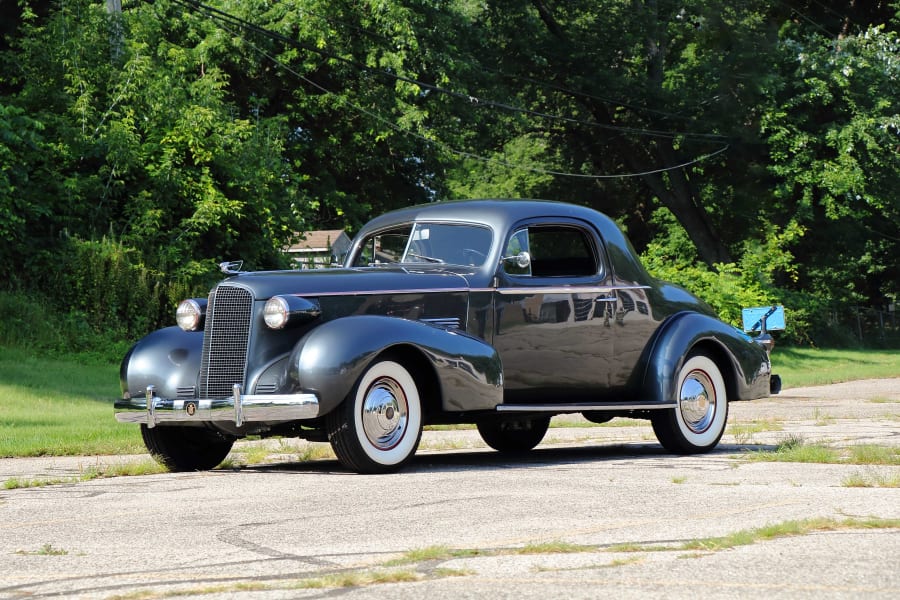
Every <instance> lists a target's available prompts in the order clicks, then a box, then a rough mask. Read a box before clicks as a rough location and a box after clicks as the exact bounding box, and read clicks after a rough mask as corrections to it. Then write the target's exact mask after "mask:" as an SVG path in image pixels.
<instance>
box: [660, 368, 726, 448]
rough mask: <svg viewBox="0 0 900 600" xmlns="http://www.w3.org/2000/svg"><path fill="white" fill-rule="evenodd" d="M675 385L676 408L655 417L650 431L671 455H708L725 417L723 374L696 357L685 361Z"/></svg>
mask: <svg viewBox="0 0 900 600" xmlns="http://www.w3.org/2000/svg"><path fill="white" fill-rule="evenodd" d="M676 383H677V387H676V394H677V395H678V396H677V398H676V401H677V402H678V405H677V406H676V407H675V408H674V409H672V410H666V411H659V412H658V413H657V414H656V415H654V417H653V419H652V423H653V432H654V433H655V434H656V437H657V439H658V440H659V443H660V444H662V445H663V447H664V448H666V450H669V451H670V452H674V453H676V454H699V453H702V452H709V451H710V450H712V449H713V448H715V447H716V444H718V443H719V440H720V439H721V437H722V434H723V433H724V432H725V421H726V420H727V418H728V398H727V396H726V392H725V380H724V379H723V378H722V373H721V372H720V371H719V367H718V366H716V363H715V362H713V360H712V359H710V358H709V357H707V356H704V355H702V354H697V355H694V356H691V357H689V358H688V359H687V360H686V361H685V363H684V365H683V366H682V367H681V370H680V371H679V372H678V379H677V382H676Z"/></svg>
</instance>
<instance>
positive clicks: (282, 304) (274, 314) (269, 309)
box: [263, 296, 291, 329]
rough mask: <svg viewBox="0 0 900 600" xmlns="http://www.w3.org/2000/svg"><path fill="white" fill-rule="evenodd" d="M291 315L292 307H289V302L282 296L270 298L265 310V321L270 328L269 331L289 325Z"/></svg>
mask: <svg viewBox="0 0 900 600" xmlns="http://www.w3.org/2000/svg"><path fill="white" fill-rule="evenodd" d="M290 314H291V311H290V307H288V303H287V300H285V299H284V298H282V297H281V296H273V297H272V298H269V300H268V302H266V306H265V308H263V319H265V321H266V326H267V327H269V329H281V328H283V327H284V326H285V325H287V322H288V317H290Z"/></svg>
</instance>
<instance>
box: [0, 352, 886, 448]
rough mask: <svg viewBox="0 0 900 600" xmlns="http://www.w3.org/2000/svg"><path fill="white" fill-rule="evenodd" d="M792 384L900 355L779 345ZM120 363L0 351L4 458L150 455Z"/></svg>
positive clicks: (781, 366)
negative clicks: (127, 402)
mask: <svg viewBox="0 0 900 600" xmlns="http://www.w3.org/2000/svg"><path fill="white" fill-rule="evenodd" d="M772 359H773V366H774V370H775V372H776V373H778V374H780V375H781V376H782V379H783V381H784V384H785V387H798V386H806V385H821V384H827V383H833V382H838V381H850V380H854V379H868V378H881V377H900V351H898V350H888V351H885V350H880V351H874V350H873V351H869V350H811V349H794V348H778V347H776V348H775V352H774V353H773V355H772ZM118 380H119V375H118V365H112V364H110V365H96V364H80V363H79V362H77V361H76V360H61V359H59V358H41V357H35V356H33V355H32V354H31V353H29V352H27V351H25V350H21V349H18V348H3V347H0V457H10V456H43V455H54V456H63V455H90V454H130V453H138V454H141V453H144V452H146V450H145V449H144V444H143V442H142V441H141V436H140V432H139V430H138V427H137V426H136V425H131V424H127V425H126V424H122V423H119V422H117V421H116V420H115V417H114V416H113V408H112V404H113V401H114V399H115V398H117V397H118V396H119V393H120V392H119V381H118Z"/></svg>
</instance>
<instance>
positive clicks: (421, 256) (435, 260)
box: [404, 252, 444, 265]
mask: <svg viewBox="0 0 900 600" xmlns="http://www.w3.org/2000/svg"><path fill="white" fill-rule="evenodd" d="M410 257H411V258H418V259H421V262H428V263H436V264H440V265H442V264H444V261H443V260H441V259H440V258H435V257H433V256H425V255H424V254H415V253H414V252H407V253H406V258H410ZM404 262H406V261H404Z"/></svg>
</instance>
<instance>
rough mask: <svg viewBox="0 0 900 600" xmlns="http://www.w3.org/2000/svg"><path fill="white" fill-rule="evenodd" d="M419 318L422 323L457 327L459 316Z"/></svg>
mask: <svg viewBox="0 0 900 600" xmlns="http://www.w3.org/2000/svg"><path fill="white" fill-rule="evenodd" d="M419 320H420V321H422V322H423V323H428V324H429V325H435V326H436V327H444V328H446V329H459V317H435V318H427V319H419Z"/></svg>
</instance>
